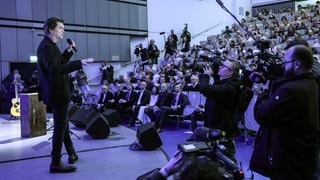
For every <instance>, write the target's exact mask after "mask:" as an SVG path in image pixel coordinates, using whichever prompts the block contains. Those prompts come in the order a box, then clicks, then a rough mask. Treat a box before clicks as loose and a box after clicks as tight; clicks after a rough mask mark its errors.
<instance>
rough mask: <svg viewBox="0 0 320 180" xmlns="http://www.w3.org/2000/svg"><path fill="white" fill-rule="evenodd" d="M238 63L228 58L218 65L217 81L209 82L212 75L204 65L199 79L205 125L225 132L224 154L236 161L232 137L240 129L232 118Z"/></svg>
mask: <svg viewBox="0 0 320 180" xmlns="http://www.w3.org/2000/svg"><path fill="white" fill-rule="evenodd" d="M239 69H240V64H239V63H238V62H237V61H236V60H234V59H228V60H226V61H224V62H223V63H222V64H221V65H220V66H219V71H218V75H219V78H220V80H219V82H215V83H214V84H212V85H211V84H210V83H209V80H210V76H211V75H212V68H211V67H204V68H203V70H204V73H203V75H202V77H201V79H200V93H202V94H203V95H204V96H205V97H206V103H205V110H204V113H205V116H206V118H205V126H206V127H208V128H211V129H219V130H221V131H224V132H226V141H225V142H224V144H223V145H224V146H226V148H227V151H226V152H225V155H226V156H227V157H229V158H230V159H231V160H233V161H234V162H235V163H237V160H236V158H235V153H236V148H235V142H234V139H233V138H234V137H236V136H238V135H240V131H239V129H238V127H237V125H236V123H235V121H234V119H233V116H234V113H235V110H236V107H237V103H236V102H238V98H239V96H240V85H241V82H240V79H239Z"/></svg>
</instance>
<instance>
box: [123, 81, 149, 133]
mask: <svg viewBox="0 0 320 180" xmlns="http://www.w3.org/2000/svg"><path fill="white" fill-rule="evenodd" d="M146 86H147V84H146V82H144V81H142V82H141V84H140V92H139V94H138V96H137V98H136V101H135V103H134V105H133V106H132V112H133V113H132V116H131V118H130V122H129V125H128V127H133V126H134V124H135V122H136V121H137V117H138V113H139V109H140V106H147V105H148V104H149V102H150V95H151V92H150V91H149V90H147V89H146Z"/></svg>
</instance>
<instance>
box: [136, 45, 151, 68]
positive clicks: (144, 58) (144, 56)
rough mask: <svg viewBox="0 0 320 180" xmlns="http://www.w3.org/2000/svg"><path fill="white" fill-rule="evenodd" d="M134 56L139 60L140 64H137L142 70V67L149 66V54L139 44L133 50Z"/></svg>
mask: <svg viewBox="0 0 320 180" xmlns="http://www.w3.org/2000/svg"><path fill="white" fill-rule="evenodd" d="M134 54H135V55H136V56H137V57H139V56H140V58H141V62H140V63H139V64H140V65H141V66H142V69H144V65H146V64H149V52H148V49H147V48H144V47H143V44H141V43H140V44H139V46H137V47H136V48H135V50H134Z"/></svg>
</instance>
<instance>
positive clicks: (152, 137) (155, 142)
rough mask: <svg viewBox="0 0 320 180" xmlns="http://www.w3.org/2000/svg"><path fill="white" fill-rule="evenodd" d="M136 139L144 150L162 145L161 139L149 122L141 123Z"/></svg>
mask: <svg viewBox="0 0 320 180" xmlns="http://www.w3.org/2000/svg"><path fill="white" fill-rule="evenodd" d="M137 139H138V141H139V143H140V144H141V146H142V147H143V149H144V150H147V151H151V150H154V149H156V148H158V147H160V146H162V141H161V139H160V136H159V134H158V132H157V131H156V129H155V128H154V127H153V125H152V124H151V123H146V124H142V125H141V126H140V127H139V128H138V130H137Z"/></svg>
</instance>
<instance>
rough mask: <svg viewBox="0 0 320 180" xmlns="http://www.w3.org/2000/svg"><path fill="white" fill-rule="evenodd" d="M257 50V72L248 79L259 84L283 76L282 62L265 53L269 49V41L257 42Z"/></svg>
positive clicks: (276, 57)
mask: <svg viewBox="0 0 320 180" xmlns="http://www.w3.org/2000/svg"><path fill="white" fill-rule="evenodd" d="M257 48H258V49H259V50H260V52H259V53H258V54H257V56H258V64H257V71H256V72H253V73H251V74H250V76H249V79H250V80H251V81H252V82H254V83H257V84H260V83H266V82H267V81H268V80H274V79H277V78H278V77H280V76H281V75H282V74H283V68H282V64H283V60H282V59H281V58H279V57H278V56H275V55H273V54H271V53H270V52H267V51H266V49H269V48H270V41H267V40H261V41H258V42H257Z"/></svg>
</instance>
